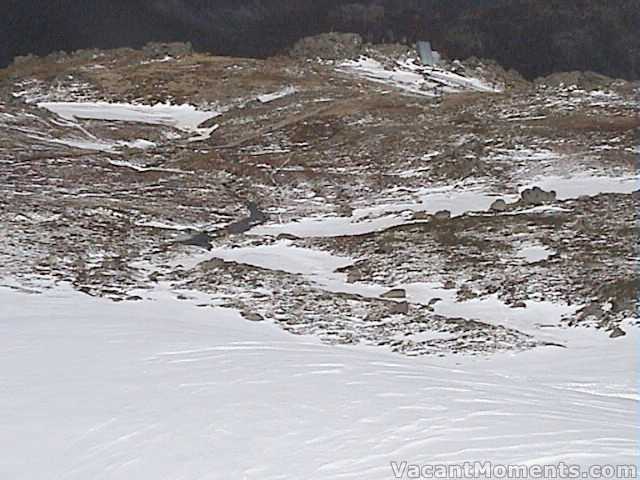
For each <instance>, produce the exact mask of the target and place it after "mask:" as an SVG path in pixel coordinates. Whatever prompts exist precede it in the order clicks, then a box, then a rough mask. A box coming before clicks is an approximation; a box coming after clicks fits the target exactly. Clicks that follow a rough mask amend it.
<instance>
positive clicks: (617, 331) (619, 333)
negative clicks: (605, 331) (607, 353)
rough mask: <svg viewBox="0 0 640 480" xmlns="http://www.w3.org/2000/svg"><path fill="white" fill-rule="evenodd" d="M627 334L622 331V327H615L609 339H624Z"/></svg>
mask: <svg viewBox="0 0 640 480" xmlns="http://www.w3.org/2000/svg"><path fill="white" fill-rule="evenodd" d="M626 334H627V332H625V331H624V330H622V329H621V328H620V327H615V328H614V329H613V330H612V331H611V333H610V334H609V337H610V338H618V337H624V336H625V335H626Z"/></svg>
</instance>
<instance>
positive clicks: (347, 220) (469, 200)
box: [250, 186, 516, 238]
mask: <svg viewBox="0 0 640 480" xmlns="http://www.w3.org/2000/svg"><path fill="white" fill-rule="evenodd" d="M496 198H498V195H496V194H494V193H490V192H486V191H484V190H483V189H482V188H481V187H474V186H467V187H460V186H447V187H430V188H424V189H420V190H416V191H415V192H412V193H411V195H407V194H406V193H405V194H403V195H400V196H397V198H394V199H385V200H381V201H380V202H379V203H378V204H377V205H374V206H371V207H362V208H356V209H354V211H353V214H352V216H351V217H334V216H331V217H317V218H313V217H309V218H303V219H301V220H299V221H295V222H288V223H281V224H267V225H261V226H259V227H256V228H254V229H252V230H251V231H250V234H252V235H278V234H281V233H288V234H291V235H296V236H298V237H306V238H308V237H338V236H342V235H363V234H367V233H371V232H375V231H380V230H384V229H386V228H390V227H394V226H397V225H403V224H405V223H408V222H410V221H412V217H413V215H414V213H418V212H424V213H427V214H434V213H437V212H438V211H441V210H449V211H450V212H451V215H452V216H459V215H463V214H465V213H469V212H475V211H485V210H487V209H488V208H489V207H490V206H491V204H492V203H493V202H494V201H495V199H496ZM503 198H508V199H510V200H515V199H516V197H515V196H513V195H512V196H506V197H504V196H503Z"/></svg>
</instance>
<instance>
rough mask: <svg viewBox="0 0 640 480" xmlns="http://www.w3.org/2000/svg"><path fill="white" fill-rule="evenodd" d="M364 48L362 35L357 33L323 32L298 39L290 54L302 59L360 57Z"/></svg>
mask: <svg viewBox="0 0 640 480" xmlns="http://www.w3.org/2000/svg"><path fill="white" fill-rule="evenodd" d="M362 48H363V41H362V37H361V36H360V35H358V34H356V33H323V34H322V35H317V36H315V37H307V38H303V39H302V40H300V41H298V42H297V43H296V44H295V45H294V46H293V48H291V50H290V52H289V55H290V56H291V57H294V58H302V59H306V58H313V59H317V58H320V59H322V60H344V59H348V58H356V57H358V56H359V55H360V53H361V52H362Z"/></svg>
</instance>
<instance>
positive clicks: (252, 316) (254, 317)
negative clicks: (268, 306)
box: [241, 311, 264, 322]
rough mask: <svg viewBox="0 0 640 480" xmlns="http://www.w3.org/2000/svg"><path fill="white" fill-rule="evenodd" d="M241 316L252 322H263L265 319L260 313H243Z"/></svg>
mask: <svg viewBox="0 0 640 480" xmlns="http://www.w3.org/2000/svg"><path fill="white" fill-rule="evenodd" d="M241 315H242V316H243V317H244V318H245V319H246V320H249V321H250V322H262V321H264V317H263V316H262V315H260V314H259V313H255V312H247V311H243V312H242V313H241Z"/></svg>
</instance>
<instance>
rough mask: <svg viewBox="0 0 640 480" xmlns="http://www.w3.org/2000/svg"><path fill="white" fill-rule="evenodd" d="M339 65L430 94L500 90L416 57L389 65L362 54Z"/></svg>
mask: <svg viewBox="0 0 640 480" xmlns="http://www.w3.org/2000/svg"><path fill="white" fill-rule="evenodd" d="M338 68H339V70H341V71H345V72H350V73H354V74H356V75H360V76H362V77H363V78H365V79H367V80H369V81H372V82H375V83H382V84H386V85H389V86H391V87H395V88H399V89H400V90H404V91H406V92H407V93H412V94H416V95H424V96H430V97H435V96H438V95H441V94H442V93H455V92H461V91H481V92H498V91H500V90H499V89H497V88H495V87H493V86H491V85H488V84H486V83H485V82H483V81H482V80H480V79H478V78H470V77H464V76H462V75H459V74H456V73H453V72H450V71H447V70H445V69H442V68H438V67H427V66H421V65H417V64H416V63H415V62H414V61H413V60H403V61H397V62H395V63H394V67H393V68H392V69H389V68H387V67H385V66H384V65H383V64H382V63H380V62H379V61H378V60H374V59H372V58H369V57H365V56H362V57H360V58H359V59H357V60H348V61H346V62H344V63H341V64H340V65H339V66H338Z"/></svg>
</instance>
